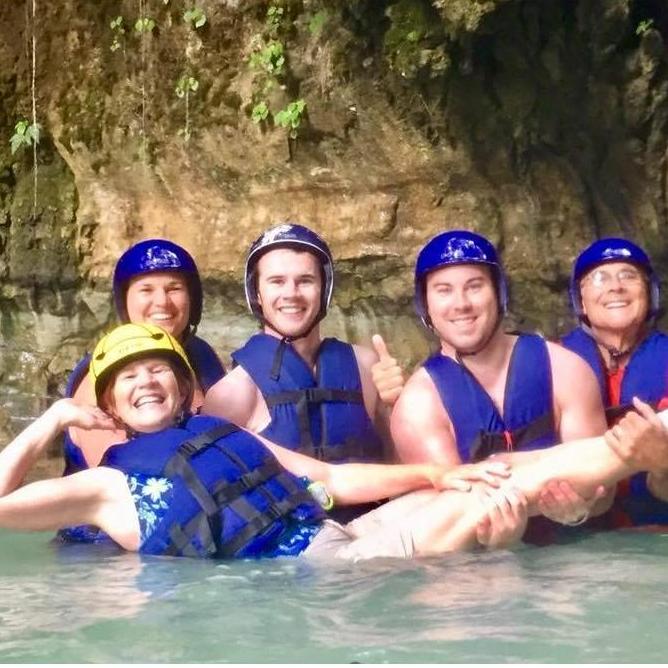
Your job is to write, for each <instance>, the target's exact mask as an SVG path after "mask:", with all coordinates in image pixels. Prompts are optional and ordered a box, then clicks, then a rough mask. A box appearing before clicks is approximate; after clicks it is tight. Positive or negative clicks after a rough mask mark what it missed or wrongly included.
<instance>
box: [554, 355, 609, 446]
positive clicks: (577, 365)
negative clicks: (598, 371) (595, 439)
mask: <svg viewBox="0 0 668 668" xmlns="http://www.w3.org/2000/svg"><path fill="white" fill-rule="evenodd" d="M547 345H548V352H549V355H550V366H551V368H552V384H553V387H554V403H555V414H556V417H557V425H558V428H559V433H560V436H561V438H562V440H573V439H577V438H585V437H588V436H596V435H599V434H602V433H603V432H604V431H605V428H606V422H605V412H604V409H603V401H602V399H601V392H600V389H599V385H598V381H597V380H596V376H595V375H594V372H593V371H592V369H591V367H590V366H589V364H587V362H585V361H584V360H583V359H582V358H581V357H580V356H579V355H578V354H577V353H574V352H573V351H571V350H568V349H566V348H564V347H563V346H561V345H559V344H558V343H551V342H548V344H547Z"/></svg>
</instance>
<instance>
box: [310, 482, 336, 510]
mask: <svg viewBox="0 0 668 668" xmlns="http://www.w3.org/2000/svg"><path fill="white" fill-rule="evenodd" d="M306 489H307V490H308V492H309V493H310V494H311V496H312V497H313V498H314V499H315V500H316V501H317V502H318V503H319V504H320V505H321V506H322V508H323V510H331V509H332V508H333V507H334V499H333V498H332V495H331V494H330V493H329V492H328V491H327V487H325V483H324V482H320V481H319V480H316V481H314V482H312V483H310V484H309V485H308V487H307V488H306Z"/></svg>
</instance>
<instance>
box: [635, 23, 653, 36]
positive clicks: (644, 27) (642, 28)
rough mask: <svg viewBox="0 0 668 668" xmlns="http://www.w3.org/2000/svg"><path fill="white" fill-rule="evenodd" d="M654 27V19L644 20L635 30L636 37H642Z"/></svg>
mask: <svg viewBox="0 0 668 668" xmlns="http://www.w3.org/2000/svg"><path fill="white" fill-rule="evenodd" d="M653 27H654V19H646V20H644V21H641V22H640V23H639V24H638V27H637V28H636V35H638V36H640V37H642V35H644V34H645V33H646V32H648V31H649V30H651V29H652V28H653Z"/></svg>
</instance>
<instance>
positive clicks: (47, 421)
mask: <svg viewBox="0 0 668 668" xmlns="http://www.w3.org/2000/svg"><path fill="white" fill-rule="evenodd" d="M73 426H76V427H80V428H82V429H114V427H115V426H116V425H115V422H114V421H113V419H112V418H111V417H110V416H109V415H107V414H106V413H104V412H103V411H101V410H100V409H99V408H96V407H93V406H79V405H77V404H76V403H75V402H74V401H73V400H72V399H61V400H60V401H56V402H55V403H54V404H52V405H51V406H50V407H49V408H47V410H46V411H44V413H42V415H40V416H39V417H38V418H37V419H36V420H35V421H34V422H32V423H31V424H30V425H28V427H26V428H25V429H24V430H23V431H22V432H21V433H20V434H19V435H18V436H17V437H16V438H15V439H14V440H13V441H12V442H11V443H9V444H8V445H7V446H6V447H5V448H4V449H3V450H2V452H0V496H4V495H5V494H8V493H9V492H11V491H13V490H14V489H16V488H17V487H18V486H19V485H20V484H21V483H22V482H23V479H24V478H25V476H26V473H28V471H29V470H30V469H31V467H32V466H33V464H34V463H35V461H37V459H38V458H39V457H40V455H42V453H43V452H44V450H45V449H46V447H47V446H48V445H49V443H51V441H52V440H53V439H54V438H55V437H56V436H57V435H58V434H59V433H60V432H62V431H63V430H64V429H66V428H68V427H73Z"/></svg>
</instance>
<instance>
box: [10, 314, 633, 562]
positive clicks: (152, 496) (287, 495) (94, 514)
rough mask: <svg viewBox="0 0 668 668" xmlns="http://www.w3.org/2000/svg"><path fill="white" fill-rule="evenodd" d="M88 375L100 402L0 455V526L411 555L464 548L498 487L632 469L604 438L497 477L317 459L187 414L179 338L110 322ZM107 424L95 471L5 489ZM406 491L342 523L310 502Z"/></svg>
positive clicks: (498, 502) (291, 551)
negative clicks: (72, 432)
mask: <svg viewBox="0 0 668 668" xmlns="http://www.w3.org/2000/svg"><path fill="white" fill-rule="evenodd" d="M90 374H91V375H90V377H91V381H92V383H93V386H94V388H95V393H96V397H97V400H98V405H99V406H100V408H94V407H82V406H78V405H76V404H75V403H73V402H72V401H71V400H66V399H65V400H61V401H59V402H56V403H55V404H53V406H51V407H50V408H49V409H48V410H47V411H46V412H45V413H44V414H43V415H42V416H41V417H39V418H38V419H37V420H36V421H35V422H33V423H32V424H31V425H30V426H29V427H28V428H27V429H26V430H24V431H23V432H22V433H21V434H20V435H19V436H18V437H17V438H16V439H15V440H14V441H13V442H12V443H10V444H9V445H8V446H7V447H6V448H5V450H3V451H2V452H1V453H0V497H1V498H0V526H1V527H4V528H11V529H18V530H47V529H56V528H60V527H64V526H68V525H71V524H83V523H88V524H91V525H94V526H97V527H100V528H101V529H102V530H103V531H105V532H106V533H107V534H108V535H109V536H110V537H111V538H112V539H113V540H114V541H115V542H116V543H118V544H119V545H120V546H121V547H123V548H125V549H127V550H135V551H141V552H145V553H150V554H167V555H175V556H198V557H220V558H224V557H239V558H245V557H274V556H281V555H297V554H305V555H309V554H310V555H328V556H336V557H340V558H350V559H361V558H369V557H374V556H395V557H411V556H418V555H433V554H439V553H442V552H445V551H450V550H455V549H462V548H466V547H471V546H473V545H475V536H476V528H477V526H478V525H479V523H481V522H485V521H487V519H488V518H489V516H490V513H493V512H501V513H502V512H504V507H507V499H508V497H509V496H510V495H520V496H521V497H522V498H523V502H524V503H528V504H529V505H530V506H531V503H532V502H533V501H534V499H535V497H536V493H537V491H539V490H540V489H541V486H542V484H543V483H544V482H545V480H547V479H550V478H552V477H559V478H566V479H569V480H570V481H571V483H572V484H573V485H574V486H576V488H578V489H579V490H580V491H581V492H582V493H583V494H586V493H591V492H592V490H593V489H594V488H595V486H596V485H597V484H600V483H610V482H613V481H614V480H616V479H618V478H621V477H624V476H627V475H629V473H631V472H632V471H631V469H630V467H629V466H627V465H626V464H624V463H623V462H622V461H621V460H620V459H619V458H618V457H617V456H616V455H615V454H614V453H613V451H612V450H610V449H609V448H608V446H607V445H606V443H605V441H604V439H603V438H595V439H588V440H586V441H580V442H575V443H571V444H566V445H562V446H556V447H555V448H551V449H547V450H543V451H540V452H533V453H516V454H513V455H511V462H512V466H513V469H512V476H511V478H510V480H509V481H506V480H505V478H506V477H507V476H508V470H507V465H506V464H504V463H501V462H500V461H490V463H489V465H488V467H487V469H486V470H485V471H484V472H483V473H480V470H479V469H475V470H474V472H471V469H468V468H466V467H457V468H455V469H452V470H450V471H448V470H445V469H444V468H443V467H440V466H435V465H410V466H398V465H397V466H392V465H389V466H387V465H375V464H341V465H331V464H326V463H324V462H320V461H317V460H314V459H311V458H310V457H306V456H304V455H301V454H299V453H295V452H292V451H289V450H285V449H284V448H281V447H278V446H276V445H273V444H270V443H268V442H265V443H262V442H260V441H259V440H258V439H257V437H255V436H253V435H251V434H249V433H247V432H245V431H243V430H240V429H238V428H237V427H235V426H234V425H231V424H230V423H227V422H225V421H223V420H219V419H216V418H210V417H206V416H196V417H192V416H189V415H188V414H187V412H185V410H184V407H187V406H189V399H190V397H191V393H192V391H193V382H194V381H193V374H192V369H191V367H190V365H189V363H188V360H187V357H186V356H185V353H184V352H183V349H182V348H181V346H180V344H179V343H178V341H177V340H176V339H174V338H173V337H172V336H171V335H169V334H168V333H166V332H165V331H163V330H161V329H160V328H158V327H155V326H153V325H147V324H145V325H134V324H127V325H122V326H120V327H118V328H116V329H115V330H113V331H112V332H111V333H110V334H108V335H107V336H105V337H104V338H103V339H102V340H101V341H100V342H99V343H98V345H97V347H96V348H95V351H94V353H93V356H92V359H91V365H90ZM103 409H104V410H103ZM118 425H122V426H123V427H124V428H125V430H126V431H127V432H128V433H129V434H131V437H130V438H129V440H128V441H126V442H124V443H121V444H118V445H116V446H113V447H112V448H110V450H109V451H108V452H107V454H106V455H105V458H104V460H103V462H102V465H101V466H99V467H97V468H94V469H88V470H85V471H81V472H78V473H76V474H73V475H71V476H68V477H66V478H58V479H53V480H44V481H40V482H36V483H32V484H31V485H27V486H25V487H22V488H18V487H19V485H20V484H21V481H22V479H23V477H24V476H25V474H26V472H27V471H28V470H29V468H30V466H31V465H32V463H33V462H34V461H35V460H36V459H37V458H38V457H39V455H40V454H41V453H42V452H43V451H44V449H45V448H46V446H47V445H48V443H49V441H50V440H51V439H52V438H53V437H54V436H55V435H56V434H58V433H59V432H61V431H62V430H63V429H65V428H67V427H70V426H78V427H81V428H83V429H90V428H97V429H100V428H101V429H112V428H114V427H117V426H118ZM478 476H481V477H482V478H483V480H482V481H480V482H475V478H476V477H478ZM471 479H473V485H472V484H471V482H472V480H471ZM314 481H316V482H314ZM485 482H486V483H488V484H487V485H486V486H485V487H484V491H480V489H478V488H479V487H480V485H481V484H482V483H485ZM493 485H499V486H500V487H499V488H498V489H496V490H493V491H492V486H493ZM472 487H473V488H474V489H473V490H472V491H473V493H469V490H471V489H472ZM17 488H18V489H17ZM414 489H417V490H418V491H414V492H412V493H410V494H405V495H404V496H401V497H400V498H398V499H395V500H394V501H391V502H389V503H387V504H385V505H384V506H382V507H380V508H379V509H378V510H375V511H373V512H371V513H369V514H367V515H365V516H363V517H361V518H359V519H357V520H355V521H353V522H351V523H350V524H348V525H346V526H341V525H338V524H336V523H334V522H332V521H330V520H328V519H326V515H325V512H324V510H323V508H329V507H331V504H332V503H341V504H346V503H359V502H364V501H369V500H373V499H378V498H383V497H386V496H388V495H391V496H395V495H399V494H404V493H405V492H408V491H409V490H414ZM441 490H449V491H441Z"/></svg>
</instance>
